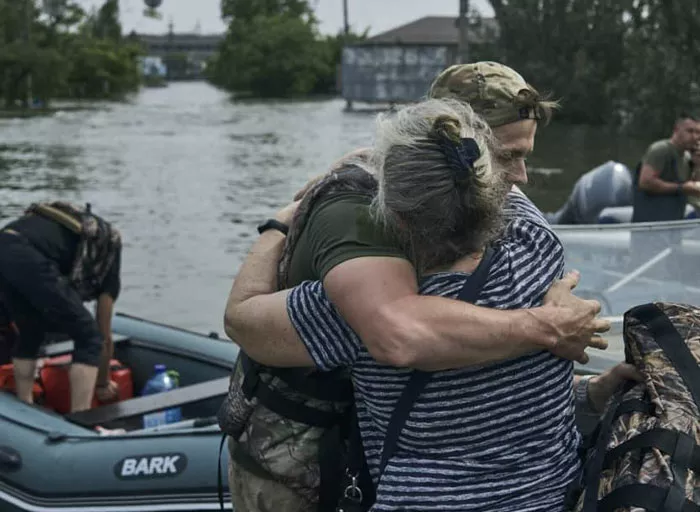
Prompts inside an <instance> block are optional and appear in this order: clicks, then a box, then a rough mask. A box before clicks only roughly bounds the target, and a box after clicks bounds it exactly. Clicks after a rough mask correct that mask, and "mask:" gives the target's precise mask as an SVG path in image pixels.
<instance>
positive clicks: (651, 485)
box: [574, 303, 700, 512]
mask: <svg viewBox="0 0 700 512" xmlns="http://www.w3.org/2000/svg"><path fill="white" fill-rule="evenodd" d="M624 341H625V358H626V360H627V362H629V363H633V364H634V365H635V366H636V367H637V368H638V369H639V370H640V372H641V373H642V374H643V375H644V382H643V383H633V382H630V383H628V384H627V385H625V386H624V387H623V389H621V390H619V391H618V393H616V394H615V395H614V396H613V398H612V399H611V401H610V402H609V404H608V408H607V410H606V413H605V415H604V417H603V419H602V420H601V422H600V424H599V427H598V432H597V435H596V437H595V446H593V447H592V448H591V449H590V450H589V453H588V457H587V461H586V464H585V466H584V473H583V476H582V482H583V483H584V484H585V491H584V492H583V494H582V495H581V496H580V497H579V499H578V500H577V503H576V506H575V507H574V510H575V511H576V512H593V511H600V512H605V511H610V512H612V511H634V512H639V511H641V510H647V511H666V512H697V511H700V447H699V446H698V443H700V412H699V406H698V404H700V368H699V367H698V363H699V362H700V308H698V307H693V306H689V305H684V304H671V303H651V304H644V305H642V306H637V307H635V308H633V309H631V310H629V311H627V313H625V316H624Z"/></svg>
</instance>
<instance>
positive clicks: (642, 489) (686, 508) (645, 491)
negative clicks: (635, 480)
mask: <svg viewBox="0 0 700 512" xmlns="http://www.w3.org/2000/svg"><path fill="white" fill-rule="evenodd" d="M671 489H673V487H672V488H671ZM671 489H664V488H661V487H657V486H655V485H650V484H630V485H625V486H622V487H618V488H617V489H615V490H614V491H612V492H611V493H610V494H608V495H607V496H605V498H603V499H602V500H600V504H599V505H598V508H597V509H595V510H596V511H597V512H615V511H616V510H618V509H620V508H627V507H641V508H643V509H644V510H646V511H647V512H700V506H698V505H696V504H695V503H693V502H692V501H689V500H687V499H686V498H685V496H683V499H682V500H681V501H680V502H677V503H676V504H675V505H674V506H675V507H676V508H667V506H668V505H669V496H670V495H674V494H676V493H675V492H671ZM673 498H675V496H673Z"/></svg>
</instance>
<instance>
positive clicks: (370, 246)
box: [289, 192, 408, 285]
mask: <svg viewBox="0 0 700 512" xmlns="http://www.w3.org/2000/svg"><path fill="white" fill-rule="evenodd" d="M370 201H371V199H370V198H368V197H367V196H364V195H362V194H354V193H350V192H348V193H344V194H339V195H337V196H333V197H331V198H328V199H326V200H324V201H323V202H321V203H320V204H318V205H316V207H315V208H314V209H313V210H312V212H311V214H310V215H309V218H308V220H307V223H306V226H305V227H304V230H303V231H302V232H301V234H300V235H299V239H298V242H297V245H296V246H295V248H294V254H293V255H292V259H291V262H290V266H289V283H290V284H291V285H297V284H299V283H301V282H302V281H306V280H314V281H317V280H323V279H324V278H325V277H326V274H327V273H328V272H329V271H330V270H331V269H332V268H333V267H335V266H337V265H339V264H341V263H343V262H345V261H348V260H351V259H354V258H361V257H365V256H389V257H395V258H403V259H408V258H407V256H406V255H405V254H404V253H403V251H401V249H400V248H399V244H398V242H397V241H396V240H395V239H394V237H392V236H391V235H390V234H389V233H388V232H387V231H386V230H385V229H384V227H382V226H380V225H378V224H377V223H376V222H375V221H374V220H373V219H372V217H371V215H370Z"/></svg>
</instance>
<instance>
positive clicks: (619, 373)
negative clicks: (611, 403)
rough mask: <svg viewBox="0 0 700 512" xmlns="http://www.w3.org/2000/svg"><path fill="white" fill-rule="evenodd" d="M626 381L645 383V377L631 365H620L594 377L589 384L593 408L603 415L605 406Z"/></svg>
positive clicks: (589, 395) (589, 396) (590, 400)
mask: <svg viewBox="0 0 700 512" xmlns="http://www.w3.org/2000/svg"><path fill="white" fill-rule="evenodd" d="M626 380H634V381H637V382H643V381H644V377H643V376H642V374H641V373H639V371H638V370H637V368H636V367H635V366H634V365H632V364H629V363H620V364H618V365H616V366H614V367H612V368H610V369H609V370H607V371H605V372H603V373H601V374H600V375H596V376H595V377H592V378H591V380H590V381H589V382H588V401H589V402H590V405H591V407H593V409H594V410H595V411H596V412H597V413H599V414H602V413H603V411H604V410H605V404H607V403H608V400H610V397H611V396H612V395H613V393H615V391H616V390H617V388H618V387H619V386H620V385H621V384H622V383H623V382H625V381H626Z"/></svg>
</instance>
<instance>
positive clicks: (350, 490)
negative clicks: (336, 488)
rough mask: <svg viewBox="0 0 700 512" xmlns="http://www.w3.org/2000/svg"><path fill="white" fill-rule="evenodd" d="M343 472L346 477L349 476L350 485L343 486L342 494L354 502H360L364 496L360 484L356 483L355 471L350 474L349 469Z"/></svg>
mask: <svg viewBox="0 0 700 512" xmlns="http://www.w3.org/2000/svg"><path fill="white" fill-rule="evenodd" d="M345 474H346V475H347V476H348V478H350V485H348V486H347V487H346V488H345V491H344V492H343V496H344V497H345V498H347V499H349V500H350V501H353V502H355V503H362V499H363V498H364V496H363V494H362V489H360V486H359V485H358V480H357V478H358V475H357V473H355V474H351V473H350V471H346V473H345Z"/></svg>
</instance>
